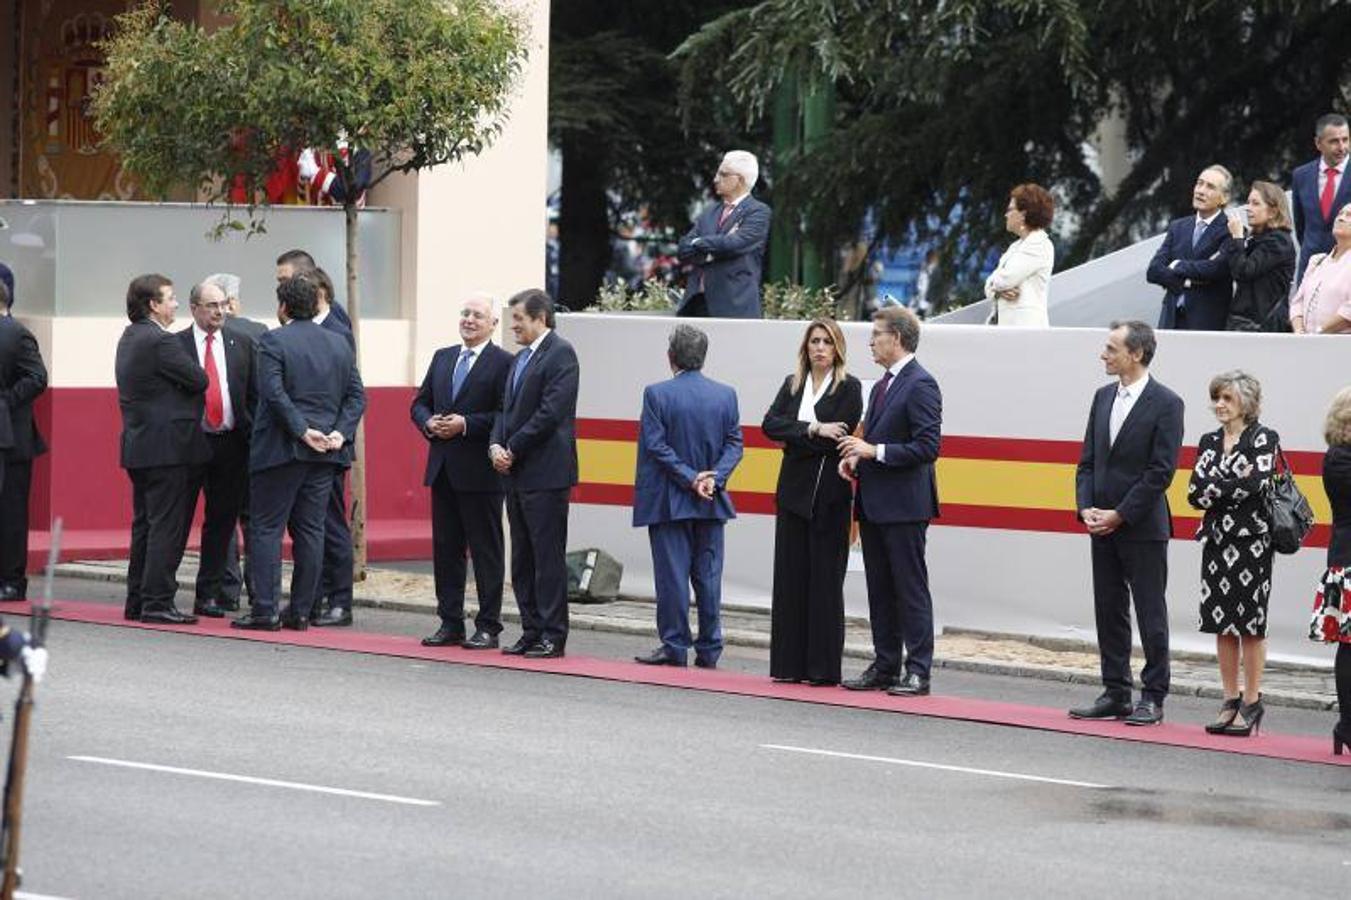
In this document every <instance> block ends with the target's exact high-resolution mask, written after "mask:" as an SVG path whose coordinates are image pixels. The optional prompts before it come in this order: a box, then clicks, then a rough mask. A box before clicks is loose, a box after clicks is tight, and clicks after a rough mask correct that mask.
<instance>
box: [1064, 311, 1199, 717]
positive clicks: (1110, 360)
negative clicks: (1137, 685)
mask: <svg viewBox="0 0 1351 900" xmlns="http://www.w3.org/2000/svg"><path fill="white" fill-rule="evenodd" d="M1155 346H1156V344H1155V338H1154V331H1153V329H1151V328H1150V327H1149V326H1148V325H1146V324H1145V323H1144V322H1114V323H1112V330H1111V331H1110V332H1109V333H1108V335H1107V346H1106V347H1105V348H1104V349H1103V351H1102V361H1103V364H1104V366H1105V367H1106V369H1107V374H1108V375H1112V376H1114V377H1115V378H1116V381H1114V382H1112V383H1111V384H1107V385H1104V386H1103V387H1101V388H1099V389H1098V392H1097V393H1096V394H1095V395H1094V397H1093V406H1092V407H1091V408H1090V410H1089V413H1088V429H1087V431H1086V432H1085V433H1084V446H1083V451H1082V453H1081V454H1080V456H1079V467H1078V469H1077V471H1076V473H1075V496H1076V506H1077V508H1078V510H1079V521H1081V522H1083V523H1084V527H1085V528H1086V529H1087V530H1088V533H1089V534H1090V535H1091V536H1092V537H1091V544H1092V549H1093V609H1094V614H1095V617H1096V619H1097V628H1098V652H1099V654H1100V655H1101V658H1102V683H1103V688H1104V690H1103V693H1102V695H1101V696H1099V697H1098V699H1097V700H1095V701H1094V702H1093V703H1092V705H1090V706H1086V707H1080V708H1076V709H1072V710H1070V716H1072V717H1073V718H1076V719H1111V718H1124V719H1125V720H1126V723H1127V724H1129V725H1155V724H1158V723H1159V722H1162V721H1163V701H1164V698H1165V697H1167V696H1168V681H1169V667H1168V604H1167V601H1166V599H1165V596H1164V595H1165V592H1166V590H1167V587H1168V539H1169V538H1170V537H1172V534H1173V527H1172V517H1171V514H1170V512H1169V509H1168V498H1167V496H1166V495H1165V494H1164V492H1165V491H1166V490H1167V489H1168V485H1169V484H1171V483H1172V481H1173V475H1174V474H1175V473H1176V472H1177V457H1178V452H1179V451H1180V450H1181V448H1182V412H1183V406H1182V399H1181V398H1180V397H1178V396H1177V394H1174V393H1173V392H1172V391H1170V390H1168V388H1166V387H1164V386H1163V385H1162V384H1160V383H1159V382H1158V381H1156V380H1155V379H1153V378H1151V377H1150V375H1149V364H1150V362H1151V361H1152V360H1153V358H1154V350H1155ZM1132 599H1134V601H1135V618H1136V621H1137V622H1138V623H1139V626H1140V644H1141V646H1143V647H1144V651H1145V667H1144V670H1143V671H1142V672H1141V673H1140V674H1141V681H1142V682H1143V687H1142V690H1141V693H1140V702H1139V703H1138V704H1137V705H1136V706H1135V707H1134V709H1132V708H1131V690H1132V687H1133V683H1132V679H1131V601H1132Z"/></svg>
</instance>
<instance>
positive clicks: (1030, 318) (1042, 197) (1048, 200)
mask: <svg viewBox="0 0 1351 900" xmlns="http://www.w3.org/2000/svg"><path fill="white" fill-rule="evenodd" d="M1054 214H1055V200H1054V199H1052V197H1051V194H1050V192H1049V191H1047V190H1046V188H1044V187H1042V186H1041V185H1039V184H1030V183H1029V184H1020V185H1018V186H1017V187H1016V188H1014V189H1013V191H1012V193H1010V194H1009V208H1008V209H1007V210H1005V211H1004V224H1005V226H1006V227H1007V228H1008V230H1009V231H1011V232H1012V233H1013V234H1015V235H1017V236H1018V240H1016V241H1014V242H1013V243H1012V244H1010V245H1009V248H1008V249H1007V250H1005V251H1004V255H1003V256H1001V257H999V265H998V266H996V267H995V270H994V272H992V273H990V277H989V278H987V279H985V298H986V299H987V300H992V301H994V305H995V308H994V312H993V314H992V315H991V317H990V323H991V324H997V325H1008V326H1011V327H1015V328H1046V327H1047V326H1049V325H1050V324H1051V321H1050V318H1049V317H1048V315H1047V312H1046V294H1047V289H1048V288H1049V286H1050V283H1051V269H1052V268H1054V266H1055V247H1053V246H1052V245H1051V239H1050V237H1048V236H1047V234H1046V229H1047V228H1048V227H1050V224H1051V217H1052V216H1053V215H1054Z"/></svg>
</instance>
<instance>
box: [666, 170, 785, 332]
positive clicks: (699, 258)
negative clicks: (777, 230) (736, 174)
mask: <svg viewBox="0 0 1351 900" xmlns="http://www.w3.org/2000/svg"><path fill="white" fill-rule="evenodd" d="M722 206H723V204H722V202H721V201H719V202H717V203H713V204H711V205H709V206H708V207H706V208H705V209H704V211H703V212H702V213H700V214H699V218H697V219H695V220H694V227H693V228H691V229H690V230H689V231H688V232H687V233H686V234H685V236H684V237H683V238H681V239H680V247H679V249H678V250H677V256H678V257H679V258H680V261H681V262H688V263H692V264H693V265H694V269H693V271H691V272H690V278H689V282H688V283H687V284H686V285H685V296H684V297H683V298H681V301H680V306H681V307H684V305H685V304H686V303H688V302H690V300H692V299H693V298H694V297H695V296H697V295H698V294H700V293H703V295H704V301H705V302H706V303H707V304H708V314H709V315H710V316H713V317H715V318H725V319H758V318H760V278H761V271H762V270H763V267H764V261H765V244H766V243H768V242H769V220H770V216H771V213H770V209H769V206H768V205H767V204H764V203H761V202H760V201H759V200H756V199H755V198H754V197H751V196H749V195H748V196H747V197H746V199H744V200H742V201H741V202H740V203H738V204H737V207H736V209H734V210H732V214H731V215H729V216H728V217H727V220H726V221H725V222H723V223H722V227H721V228H719V227H718V216H719V215H721V213H722ZM695 238H702V239H703V240H702V242H701V246H700V247H698V248H696V247H695V246H694V240H695Z"/></svg>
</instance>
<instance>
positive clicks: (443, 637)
mask: <svg viewBox="0 0 1351 900" xmlns="http://www.w3.org/2000/svg"><path fill="white" fill-rule="evenodd" d="M462 640H464V632H462V631H458V630H456V629H453V628H447V627H446V626H445V625H442V626H441V627H440V628H438V629H436V631H435V632H434V633H433V634H429V635H428V636H427V637H425V638H423V639H422V646H424V647H448V646H450V645H451V644H458V643H460V641H462Z"/></svg>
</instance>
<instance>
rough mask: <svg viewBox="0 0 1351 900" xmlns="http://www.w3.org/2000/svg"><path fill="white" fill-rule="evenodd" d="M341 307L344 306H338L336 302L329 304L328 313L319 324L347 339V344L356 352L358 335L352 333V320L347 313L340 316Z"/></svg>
mask: <svg viewBox="0 0 1351 900" xmlns="http://www.w3.org/2000/svg"><path fill="white" fill-rule="evenodd" d="M340 309H342V307H340V306H338V305H337V304H336V303H334V304H331V305H330V306H329V310H328V315H326V316H324V321H322V322H320V323H319V324H320V326H322V327H324V328H327V329H328V330H329V331H331V332H333V333H334V334H336V335H338V336H339V337H341V338H342V339H343V340H344V341H346V342H347V346H349V347H351V348H352V352H354V353H355V352H356V349H357V339H356V335H354V334H352V320H351V319H349V318H347V313H343V314H342V316H341V317H340V316H339V315H338V310H340Z"/></svg>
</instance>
